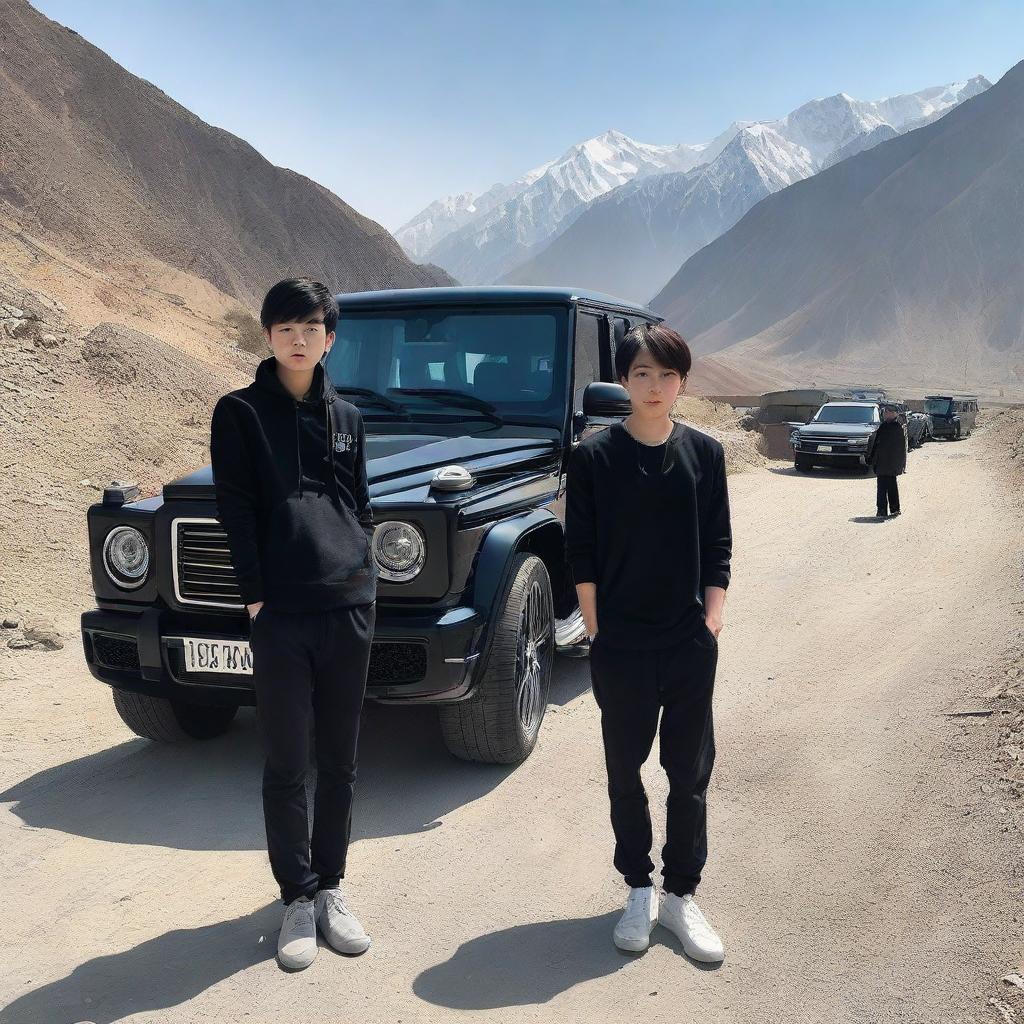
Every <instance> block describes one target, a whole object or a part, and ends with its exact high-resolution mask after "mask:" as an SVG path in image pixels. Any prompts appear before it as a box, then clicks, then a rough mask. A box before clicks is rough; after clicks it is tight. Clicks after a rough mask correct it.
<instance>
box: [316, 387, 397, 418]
mask: <svg viewBox="0 0 1024 1024" xmlns="http://www.w3.org/2000/svg"><path fill="white" fill-rule="evenodd" d="M334 390H335V391H337V392H338V394H339V395H357V396H358V397H359V398H368V399H369V400H370V401H371V402H373V404H374V405H380V406H383V407H384V408H385V409H390V410H391V412H397V413H400V414H401V415H402V416H404V417H406V418H407V419H408V417H409V410H408V409H406V407H405V406H404V405H402V403H401V402H395V401H392V400H391V399H390V398H388V396H387V395H382V394H381V393H380V392H379V391H374V390H373V388H349V387H341V388H339V387H338V386H337V384H335V386H334Z"/></svg>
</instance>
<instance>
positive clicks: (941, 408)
mask: <svg viewBox="0 0 1024 1024" xmlns="http://www.w3.org/2000/svg"><path fill="white" fill-rule="evenodd" d="M951 404H952V403H951V402H950V400H949V399H948V398H926V399H925V400H924V411H925V412H927V413H930V414H931V415H932V416H946V415H948V414H949V407H950V405H951Z"/></svg>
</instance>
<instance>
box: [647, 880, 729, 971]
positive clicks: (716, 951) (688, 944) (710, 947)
mask: <svg viewBox="0 0 1024 1024" xmlns="http://www.w3.org/2000/svg"><path fill="white" fill-rule="evenodd" d="M658 923H659V924H662V925H664V926H665V927H666V928H667V929H668V930H669V931H670V932H672V933H673V934H674V935H675V936H676V938H678V939H679V941H680V942H681V943H682V944H683V949H684V950H685V951H686V955H687V956H690V957H693V959H694V960H700V961H701V962H702V963H706V964H717V963H720V962H721V961H722V960H724V959H725V947H724V946H723V945H722V940H721V939H720V938H719V937H718V935H717V934H716V932H715V930H714V928H712V927H711V925H709V924H708V921H707V918H706V917H705V916H704V915H703V914H702V913H701V909H700V907H698V906H697V904H696V902H695V901H694V898H693V897H692V896H690V895H686V896H676V895H675V894H674V893H671V892H666V893H663V894H662V897H661V907H660V909H659V910H658Z"/></svg>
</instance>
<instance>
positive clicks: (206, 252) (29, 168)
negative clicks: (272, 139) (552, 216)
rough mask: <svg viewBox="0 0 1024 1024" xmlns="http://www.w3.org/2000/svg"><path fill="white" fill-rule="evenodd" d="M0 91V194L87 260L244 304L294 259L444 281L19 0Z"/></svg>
mask: <svg viewBox="0 0 1024 1024" xmlns="http://www.w3.org/2000/svg"><path fill="white" fill-rule="evenodd" d="M0 96H2V97H3V102H2V103H0V140H2V141H0V144H2V151H0V199H3V200H6V202H7V203H8V204H9V206H10V208H11V209H13V210H15V211H17V212H18V213H19V214H20V216H21V218H22V221H23V225H24V227H25V228H26V229H27V230H29V231H31V232H32V233H34V234H35V233H38V234H42V235H43V236H45V237H46V238H47V239H49V240H51V241H54V242H55V243H56V244H58V245H59V246H60V248H61V249H62V250H63V251H65V252H66V253H68V254H69V255H71V256H73V257H76V258H78V259H81V260H83V261H85V262H99V263H102V264H106V265H116V266H121V265H123V264H124V263H126V262H127V263H129V264H130V263H131V262H132V261H133V260H137V259H140V258H144V257H154V258H156V259H158V260H160V261H162V262H163V263H165V264H167V265H169V266H171V267H176V268H178V269H179V270H182V271H185V272H186V273H189V274H193V275H196V276H198V277H202V278H205V279H206V280H208V281H210V282H212V283H213V284H214V285H216V287H217V288H219V289H220V290H222V291H224V292H226V293H228V294H230V295H233V296H235V297H236V298H238V299H240V300H242V301H244V302H248V303H249V304H254V303H255V302H256V301H258V299H259V298H261V297H262V295H263V293H264V292H265V291H266V288H267V287H268V286H269V285H270V284H272V283H273V282H274V281H275V280H278V279H279V278H281V277H286V276H289V275H293V274H297V273H302V274H308V275H311V276H314V277H319V278H321V279H322V280H324V281H325V282H326V283H327V284H328V285H329V286H330V287H332V288H336V289H338V290H339V291H356V290H360V289H367V288H380V287H400V286H401V287H417V286H428V285H434V284H439V283H450V278H448V276H447V275H446V274H445V273H444V272H443V271H440V270H438V269H437V268H434V267H429V266H421V265H417V264H414V263H411V262H410V261H409V260H408V259H407V257H406V256H405V254H404V253H403V252H402V250H401V248H400V247H399V245H398V243H397V242H396V241H395V240H394V239H393V238H392V237H391V235H389V234H388V232H387V231H385V229H384V228H382V227H381V226H380V225H379V224H376V223H375V222H373V221H371V220H369V219H368V218H366V217H363V216H361V215H360V214H358V213H357V212H356V211H355V210H353V209H352V208H351V207H350V206H348V205H347V204H346V203H344V202H343V201H342V200H341V199H339V198H338V197H337V196H336V195H334V194H333V193H331V192H329V191H328V190H327V189H325V188H323V187H322V186H320V185H318V184H317V183H316V182H313V181H310V180H309V179H308V178H305V177H303V176H302V175H300V174H296V173H295V172H294V171H290V170H287V169H285V168H280V167H274V166H273V165H272V164H270V163H269V162H268V161H267V160H265V159H264V158H263V157H262V156H260V154H259V153H257V152H256V151H255V150H254V149H253V148H252V147H251V146H250V145H248V144H247V143H246V142H243V141H242V140H241V139H239V138H237V137H235V136H234V135H231V134H230V133H229V132H226V131H223V130H222V129H219V128H214V127H212V126H210V125H208V124H206V123H205V122H203V121H201V120H200V119H199V118H198V117H196V116H195V115H194V114H192V113H191V112H190V111H188V110H186V109H185V108H184V107H182V106H181V105H180V104H178V103H175V102H174V101H173V100H172V99H170V97H168V96H167V95H165V94H164V93H163V92H161V91H160V90H159V89H158V88H156V87H155V86H153V85H151V84H150V83H148V82H145V81H143V80H141V79H139V78H137V77H135V76H134V75H131V74H129V73H128V72H127V71H125V70H124V68H122V67H120V66H119V65H118V64H116V63H115V62H114V61H113V60H111V59H110V57H108V56H107V55H106V54H105V53H103V52H102V51H101V50H99V49H97V48H96V47H95V46H92V45H91V44H90V43H88V42H86V41H85V40H84V39H82V38H81V37H80V36H79V35H78V34H77V33H75V32H73V31H72V30H70V29H67V28H64V27H63V26H61V25H59V24H57V23H56V22H53V21H50V20H49V19H48V18H45V17H44V16H43V15H41V14H39V13H38V12H37V11H36V10H34V9H33V8H32V7H31V6H29V4H28V3H26V2H24V0H4V2H3V3H2V4H0ZM342 141H343V140H339V144H342Z"/></svg>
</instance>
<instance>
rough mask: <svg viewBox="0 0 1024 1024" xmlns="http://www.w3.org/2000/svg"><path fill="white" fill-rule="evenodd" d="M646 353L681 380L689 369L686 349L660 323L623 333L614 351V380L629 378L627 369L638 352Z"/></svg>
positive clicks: (679, 339)
mask: <svg viewBox="0 0 1024 1024" xmlns="http://www.w3.org/2000/svg"><path fill="white" fill-rule="evenodd" d="M644 349H646V351H648V352H650V354H651V357H652V358H653V359H654V361H655V362H657V363H660V364H661V365H662V366H667V367H670V368H671V369H673V370H678V371H679V376H680V377H685V376H686V375H687V374H688V373H689V372H690V367H691V366H693V356H691V355H690V346H689V345H687V344H686V342H685V341H683V339H682V336H681V335H680V334H677V333H676V332H675V331H673V330H672V328H671V327H666V326H665V325H664V324H637V326H636V327H634V328H633V329H632V330H630V331H627V332H626V334H625V336H624V337H623V339H622V341H620V342H619V347H618V348H617V349H616V350H615V377H616V379H620V378H622V377H628V376H629V368H630V367H631V366H632V365H633V362H634V360H635V359H636V357H637V356H638V355H639V354H640V352H641V350H644Z"/></svg>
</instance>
